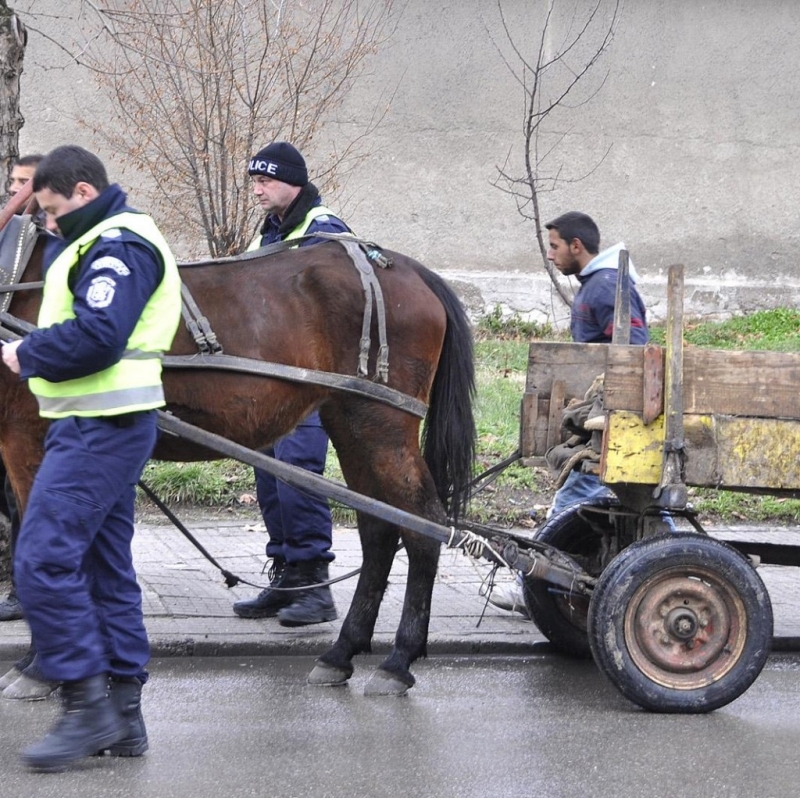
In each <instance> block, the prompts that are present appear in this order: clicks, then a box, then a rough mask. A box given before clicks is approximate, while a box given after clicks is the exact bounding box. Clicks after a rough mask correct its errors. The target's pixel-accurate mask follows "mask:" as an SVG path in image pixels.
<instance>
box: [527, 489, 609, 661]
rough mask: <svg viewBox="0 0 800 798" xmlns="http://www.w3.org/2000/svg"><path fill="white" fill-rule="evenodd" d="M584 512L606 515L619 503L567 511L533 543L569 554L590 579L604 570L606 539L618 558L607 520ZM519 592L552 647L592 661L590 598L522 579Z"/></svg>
mask: <svg viewBox="0 0 800 798" xmlns="http://www.w3.org/2000/svg"><path fill="white" fill-rule="evenodd" d="M587 506H590V507H597V508H599V509H608V508H609V507H618V506H619V501H617V499H616V498H614V497H607V498H606V497H604V498H598V499H596V500H594V501H592V502H587V503H586V504H575V505H572V506H571V507H565V508H564V509H563V510H562V511H561V512H560V513H558V515H555V516H553V517H552V518H551V519H550V520H549V521H547V523H546V524H545V525H544V526H543V527H542V528H541V529H540V530H539V531H538V532H537V533H536V536H535V540H538V541H541V542H542V543H547V544H549V545H551V546H553V548H556V549H558V550H559V551H563V552H564V553H565V554H569V555H570V557H572V558H573V559H574V560H576V561H577V562H578V563H580V565H581V566H582V567H583V569H584V570H585V571H586V572H587V573H588V574H591V575H592V576H599V575H600V573H601V572H602V570H603V566H604V563H603V559H604V558H603V556H602V553H601V552H602V551H603V548H604V543H603V541H604V539H605V541H606V544H605V545H606V547H607V548H609V549H613V553H614V554H616V553H617V550H616V549H615V548H614V546H613V544H611V543H610V540H611V538H610V537H609V536H610V535H613V534H615V528H614V523H613V521H612V520H611V518H609V516H608V514H606V513H603V512H593V511H591V510H588V511H587V510H586V509H585V508H586V507H587ZM612 556H613V555H612ZM522 587H523V594H524V596H525V604H526V606H527V608H528V612H529V614H530V616H531V619H532V620H533V622H534V623H535V624H536V626H537V627H538V629H539V631H540V632H541V633H542V634H543V635H544V636H545V637H546V638H547V639H548V640H549V641H550V642H551V643H552V644H553V646H554V647H555V648H557V649H558V650H559V651H561V652H563V653H565V654H570V655H572V656H574V657H590V656H591V655H592V651H591V648H590V646H589V638H588V636H587V634H586V627H587V618H588V615H589V597H588V596H585V595H583V594H582V593H571V592H570V591H569V590H567V589H565V588H563V587H558V586H556V585H551V584H549V583H548V582H545V581H544V580H543V579H534V578H532V577H525V578H524V579H523V583H522Z"/></svg>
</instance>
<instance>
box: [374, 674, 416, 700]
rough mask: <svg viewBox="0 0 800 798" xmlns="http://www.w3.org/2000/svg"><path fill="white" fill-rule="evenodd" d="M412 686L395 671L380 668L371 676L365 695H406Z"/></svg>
mask: <svg viewBox="0 0 800 798" xmlns="http://www.w3.org/2000/svg"><path fill="white" fill-rule="evenodd" d="M410 687H411V685H410V684H406V683H405V682H404V681H403V680H402V679H399V678H398V677H397V676H395V675H394V674H393V673H389V672H388V671H384V670H381V669H380V668H379V669H378V670H376V671H375V673H373V674H372V676H370V677H369V681H368V682H367V686H366V687H365V688H364V695H367V696H371V695H405V694H406V693H407V692H408V690H409V688H410Z"/></svg>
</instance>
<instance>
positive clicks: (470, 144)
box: [16, 0, 800, 321]
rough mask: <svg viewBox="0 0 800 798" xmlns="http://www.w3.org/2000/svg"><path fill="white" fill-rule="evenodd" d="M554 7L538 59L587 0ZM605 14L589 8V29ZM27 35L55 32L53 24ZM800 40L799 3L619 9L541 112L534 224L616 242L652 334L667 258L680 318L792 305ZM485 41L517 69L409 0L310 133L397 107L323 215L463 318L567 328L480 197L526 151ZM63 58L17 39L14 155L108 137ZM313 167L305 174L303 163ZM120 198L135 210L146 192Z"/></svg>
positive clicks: (516, 98) (83, 84)
mask: <svg viewBox="0 0 800 798" xmlns="http://www.w3.org/2000/svg"><path fill="white" fill-rule="evenodd" d="M551 2H552V5H553V16H552V19H551V27H550V29H549V37H548V40H547V48H548V52H550V53H552V52H555V50H556V48H557V47H558V43H559V42H560V41H563V39H564V37H566V36H567V35H568V32H569V25H570V23H571V22H572V24H573V25H574V24H576V21H578V20H580V19H581V18H583V17H584V16H585V14H586V12H587V10H588V9H590V8H591V7H593V6H594V3H595V0H576V2H573V0H551ZM26 3H27V7H28V8H32V9H34V10H35V11H36V12H40V8H41V7H42V6H43V5H49V6H52V7H53V9H56V8H57V9H62V10H66V11H67V12H68V13H69V14H70V15H71V16H72V17H73V19H75V20H77V8H78V3H77V0H47V3H43V2H42V0H37V2H36V4H35V5H34V4H33V2H32V0H19V2H18V3H17V4H16V5H17V7H18V8H20V9H23V8H24V7H25V6H26ZM611 5H612V3H611V0H603V4H602V6H601V8H602V11H603V14H605V15H607V13H608V10H609V9H610V7H611ZM502 6H503V9H504V13H505V16H506V21H507V24H508V28H509V30H510V31H511V32H512V35H513V37H514V40H515V42H516V43H517V45H518V46H520V47H521V48H523V49H524V50H525V52H526V54H528V55H530V56H531V57H533V56H535V47H536V45H537V43H538V41H539V38H540V36H541V30H542V20H543V13H544V9H545V8H546V4H545V2H544V0H535V1H534V0H502ZM606 18H607V17H606ZM598 22H601V23H602V22H603V20H598ZM38 24H39V26H40V27H43V28H46V27H47V24H50V25H51V26H52V25H53V24H57V25H58V29H59V31H60V32H61V31H68V30H69V23H68V22H65V21H64V20H63V19H62V20H59V21H58V22H57V23H55V22H53V21H52V20H51V21H50V22H47V20H45V19H41V20H40V22H39V23H38ZM602 28H603V24H599V25H597V27H596V30H597V31H598V32H599V31H600V30H601V29H602ZM75 30H77V28H76V29H75ZM62 35H63V34H62ZM76 35H77V34H76ZM798 39H800V7H798V6H797V3H796V2H795V0H760V2H758V3H752V2H743V0H709V1H707V2H698V0H668V1H666V2H665V0H635V1H634V0H628V1H627V3H625V5H624V8H623V11H622V15H621V18H620V20H619V24H618V27H617V31H616V36H615V38H614V41H613V44H612V46H611V49H610V50H609V51H608V53H607V54H606V55H605V56H604V57H603V59H602V60H601V61H600V63H599V64H598V66H597V68H596V70H595V71H594V72H592V73H590V74H589V76H588V77H587V78H586V80H585V82H584V84H583V86H584V92H583V93H579V94H578V95H576V96H575V100H576V101H577V100H581V101H583V100H586V102H585V104H581V103H578V102H575V107H573V108H570V109H564V110H562V111H561V112H560V113H557V114H555V115H554V116H553V118H552V122H551V124H550V125H549V127H548V129H547V136H546V137H545V140H544V142H543V144H544V145H545V146H550V145H551V144H553V143H555V142H556V141H558V142H560V143H559V144H558V146H557V148H556V149H555V150H554V154H553V156H552V158H551V160H550V162H549V168H550V170H551V173H552V170H555V169H561V170H562V177H563V179H562V180H561V182H560V183H559V184H558V185H557V186H556V187H555V189H554V190H552V191H550V192H547V193H545V194H543V195H542V197H541V201H542V209H541V210H542V215H543V217H545V218H546V219H549V218H552V217H554V216H556V215H558V214H559V213H561V212H563V211H565V210H570V209H580V210H584V211H586V212H588V213H590V214H591V215H592V216H593V217H594V218H595V219H596V220H597V222H598V224H599V225H600V229H601V232H602V234H603V240H604V243H607V244H611V243H614V242H616V241H618V240H624V241H625V242H626V243H627V245H628V247H629V249H630V251H631V254H632V258H633V260H634V262H635V263H636V267H637V269H638V271H639V272H640V274H641V275H642V281H641V284H640V286H641V290H642V293H643V295H644V296H645V299H646V301H647V302H648V305H649V306H650V309H651V316H652V317H653V318H663V315H664V312H665V303H664V299H663V297H664V286H665V282H666V270H667V267H668V265H669V264H670V263H675V262H682V263H684V264H685V265H686V272H687V291H686V298H687V310H688V311H689V312H690V313H695V314H703V315H708V314H717V315H727V314H730V313H732V312H739V311H741V310H753V309H757V308H761V307H768V306H773V305H779V304H794V303H795V302H797V301H798V300H800V277H798V270H797V268H796V266H795V263H794V260H795V257H794V252H795V250H796V248H797V244H798V238H800V235H799V233H798V226H797V224H796V223H795V218H796V213H795V211H796V208H797V207H798V206H799V205H800V165H798V159H797V157H796V156H797V154H798V151H799V150H800V125H798V119H800V91H798V89H797V85H796V75H797V74H798V71H800V48H798V47H797V46H796V42H797V41H798ZM493 41H494V42H496V44H497V47H499V48H500V49H501V50H502V51H503V53H504V54H505V55H506V56H507V57H511V53H510V49H509V47H508V45H507V42H506V40H505V35H504V33H503V31H502V29H501V26H500V17H499V12H498V7H497V4H496V3H495V2H494V0H459V1H458V2H447V0H443V1H442V2H436V3H434V2H432V0H408V2H407V4H406V8H405V11H404V13H403V15H402V17H401V18H400V21H399V24H398V27H397V30H396V32H395V34H394V35H393V37H392V39H391V40H390V41H389V42H388V43H387V45H386V46H385V47H384V48H383V49H382V50H381V51H380V52H379V53H378V55H377V56H376V57H375V59H374V60H373V61H372V63H371V66H370V71H369V74H368V75H366V76H365V77H364V78H363V80H362V81H361V82H360V83H359V85H358V88H357V90H356V91H355V92H354V93H353V94H352V95H351V96H350V98H349V100H348V101H347V103H346V105H345V107H344V108H343V109H342V110H341V112H340V113H339V115H338V118H337V119H336V120H334V121H333V123H332V124H330V125H329V126H328V127H327V128H326V129H325V130H324V131H323V133H322V137H330V139H332V140H343V139H345V138H347V137H349V136H350V135H352V133H353V132H354V131H355V130H356V128H357V126H358V122H359V120H362V119H363V118H364V117H365V116H366V115H368V114H371V113H372V111H373V109H374V108H375V107H379V106H381V104H382V103H383V104H385V103H386V102H387V100H388V98H389V97H390V96H391V95H393V99H392V102H391V106H390V107H389V110H388V112H387V114H386V116H385V118H384V120H383V123H382V125H381V126H380V128H379V129H378V131H377V132H376V133H375V134H374V135H373V137H372V139H371V140H370V144H369V146H370V150H371V153H372V155H371V157H370V159H369V160H367V161H366V162H365V163H364V164H363V165H362V166H361V167H360V168H359V170H358V172H357V173H355V174H354V175H353V176H352V178H351V180H350V182H349V184H348V186H347V192H346V194H343V195H342V197H329V198H328V201H329V204H334V205H335V204H336V202H337V201H341V202H345V200H347V201H346V204H344V206H343V207H344V208H345V209H346V213H347V217H348V219H349V220H350V221H351V222H352V224H353V226H354V228H355V229H356V230H357V231H358V232H359V233H360V234H362V235H364V236H367V237H372V238H374V239H375V240H377V241H379V242H381V243H382V244H384V245H385V246H387V247H389V248H392V249H396V250H400V251H403V252H406V253H408V254H411V255H413V256H415V257H417V258H419V259H420V260H422V261H423V262H425V263H426V264H427V265H429V266H431V267H432V268H435V269H437V270H438V271H441V272H442V273H443V274H444V275H445V276H447V277H448V278H449V279H451V280H453V282H454V283H455V284H456V285H457V287H458V288H459V290H460V292H461V293H462V295H463V297H464V298H465V300H466V301H467V302H468V304H469V305H470V307H471V308H472V309H473V310H474V311H475V312H476V313H480V312H486V311H489V310H491V309H492V308H493V307H494V306H495V305H496V304H501V305H502V307H503V308H504V310H506V312H517V313H520V314H522V315H524V316H528V317H532V318H536V319H539V320H543V319H546V318H549V319H553V320H556V321H563V320H564V318H565V317H566V310H565V309H564V308H563V307H559V303H558V300H557V298H556V297H555V296H554V294H553V292H552V291H551V290H550V287H549V285H548V282H547V280H546V278H545V277H544V276H543V275H544V273H543V270H542V266H541V262H540V260H539V259H538V258H539V256H538V251H537V250H536V247H535V242H534V237H533V235H534V234H533V228H532V225H531V223H530V222H526V221H524V220H523V219H522V217H521V216H520V215H519V213H518V212H517V209H516V207H515V202H514V200H513V198H512V197H510V196H509V195H507V194H504V193H502V192H501V191H499V190H498V189H497V188H495V187H494V186H492V181H493V180H494V179H495V177H496V175H497V166H498V165H502V164H503V163H504V162H505V161H506V158H509V164H510V168H512V169H515V168H518V167H519V164H520V157H521V152H522V143H523V139H522V134H521V132H520V131H521V127H522V97H521V91H520V88H519V86H518V84H517V83H516V82H515V80H514V77H513V75H511V74H510V72H509V71H508V69H507V68H506V67H505V65H504V63H503V60H502V58H501V56H500V54H499V53H498V49H497V47H496V46H495V45H494V44H493ZM593 41H596V39H593V38H592V36H590V37H589V39H588V48H587V50H586V51H585V52H584V53H583V54H581V53H577V54H576V57H575V58H574V59H573V61H572V63H573V65H574V66H576V67H577V66H579V65H580V64H581V63H583V62H584V61H585V56H586V53H587V52H589V51H591V49H592V43H593ZM66 60H67V59H66V58H65V57H64V56H63V55H60V56H59V55H58V53H57V51H56V50H55V49H54V48H53V46H52V45H50V44H48V43H47V42H45V41H43V40H42V39H41V38H40V37H37V36H35V35H32V36H31V41H30V44H29V50H28V54H27V57H26V68H25V73H24V75H23V92H24V96H23V102H22V107H23V113H24V114H25V117H26V119H27V124H26V126H25V128H24V129H23V132H22V135H21V149H22V151H23V152H25V151H30V150H46V149H48V148H50V147H52V146H54V145H56V144H59V143H64V142H65V141H67V140H75V141H79V142H81V143H84V144H86V145H88V146H93V142H92V132H91V131H90V130H78V129H76V128H75V127H74V123H73V122H71V117H74V115H75V110H76V108H79V107H87V104H89V105H88V107H90V108H91V107H92V104H96V105H97V110H98V117H99V118H98V122H99V123H101V122H102V119H101V117H102V107H101V106H100V105H99V100H98V98H97V96H96V93H95V92H94V88H93V84H92V80H91V77H90V76H88V75H85V74H82V73H81V70H80V69H79V68H77V67H74V66H71V67H70V66H63V67H62V68H60V69H57V70H54V69H52V68H46V67H48V65H49V66H50V67H52V63H60V64H62V65H63V64H65V63H66ZM553 90H555V89H553ZM594 91H596V95H595V96H594V97H593V98H591V99H590V95H591V93H592V92H594ZM321 143H322V144H324V143H326V142H321ZM321 149H322V147H321ZM309 162H310V167H311V169H312V172H313V168H314V163H313V153H311V154H309ZM546 167H547V165H546ZM115 177H119V175H115ZM581 177H582V179H577V178H581ZM122 182H125V180H124V179H123V180H122ZM134 188H135V196H136V198H137V199H139V197H141V200H140V204H141V205H142V206H143V207H146V204H147V203H146V195H147V186H139V185H134Z"/></svg>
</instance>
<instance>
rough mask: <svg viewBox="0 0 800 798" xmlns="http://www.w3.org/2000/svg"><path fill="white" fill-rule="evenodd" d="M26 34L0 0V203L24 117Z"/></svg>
mask: <svg viewBox="0 0 800 798" xmlns="http://www.w3.org/2000/svg"><path fill="white" fill-rule="evenodd" d="M27 38H28V34H27V31H26V30H25V26H24V25H23V24H22V22H20V20H19V17H17V15H16V14H15V13H14V11H13V9H11V8H9V7H8V4H7V0H0V176H2V177H3V185H2V189H0V196H2V204H3V205H5V203H6V201H7V200H8V195H7V193H6V185H7V179H8V177H9V175H10V173H11V166H12V164H13V163H14V161H16V159H17V158H18V157H19V131H20V128H21V127H22V125H23V124H24V122H25V120H24V119H23V117H22V114H21V113H20V110H19V77H20V75H21V74H22V59H23V58H24V56H25V44H26V42H27Z"/></svg>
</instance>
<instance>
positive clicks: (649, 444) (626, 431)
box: [601, 410, 664, 485]
mask: <svg viewBox="0 0 800 798" xmlns="http://www.w3.org/2000/svg"><path fill="white" fill-rule="evenodd" d="M605 441H606V451H605V470H604V471H603V474H602V476H601V479H602V480H603V482H607V483H609V484H614V483H617V482H633V483H638V484H640V485H657V484H658V483H659V481H660V480H661V462H662V459H663V455H662V452H663V448H664V416H659V417H658V418H657V419H656V420H655V421H654V422H653V423H652V424H649V425H645V424H644V423H643V422H642V417H641V416H640V415H639V414H638V413H631V412H628V411H627V410H616V411H614V412H611V413H609V414H608V422H607V427H606V433H605Z"/></svg>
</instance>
